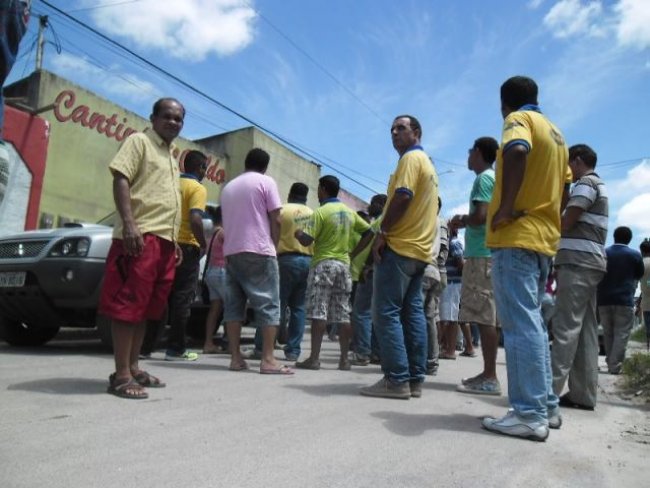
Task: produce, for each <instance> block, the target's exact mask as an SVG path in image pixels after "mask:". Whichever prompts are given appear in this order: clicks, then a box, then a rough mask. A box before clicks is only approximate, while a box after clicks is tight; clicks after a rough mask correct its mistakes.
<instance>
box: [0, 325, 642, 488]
mask: <svg viewBox="0 0 650 488" xmlns="http://www.w3.org/2000/svg"><path fill="white" fill-rule="evenodd" d="M70 336H72V337H73V339H70ZM502 353H503V351H500V357H499V368H500V374H501V378H502V384H503V386H504V387H505V386H506V385H505V368H504V366H503V356H502ZM336 355H337V353H336V347H335V345H334V344H333V343H331V342H328V341H327V340H326V344H325V349H324V358H323V359H324V360H323V366H324V369H323V370H321V371H299V372H298V373H297V374H296V375H295V376H294V377H274V376H262V375H260V374H257V372H256V370H255V369H254V370H253V371H249V372H241V373H233V372H229V371H227V365H228V360H227V357H226V356H203V357H201V358H200V360H199V361H198V362H196V363H189V364H187V363H184V364H181V363H168V362H165V361H163V360H162V359H161V358H162V355H161V354H160V353H158V354H157V355H155V356H157V358H155V359H152V360H150V361H146V364H145V366H146V367H147V369H149V370H150V371H151V372H152V373H154V374H156V375H159V376H160V377H161V378H163V379H164V380H165V381H167V383H168V387H167V388H164V389H160V390H149V391H150V398H149V400H144V401H130V400H122V399H118V398H116V397H114V396H111V395H107V394H106V393H105V390H106V383H107V380H106V378H107V376H108V374H109V373H110V372H111V371H112V357H111V356H110V355H109V354H107V353H106V352H105V351H103V350H102V348H101V346H100V345H99V342H98V341H97V340H96V339H95V338H94V336H93V335H92V334H90V333H86V334H79V333H74V334H72V335H70V334H68V337H67V338H66V334H65V333H64V334H63V338H62V339H58V340H56V341H53V342H52V343H51V344H49V345H48V346H46V347H43V348H38V349H27V350H20V349H14V348H10V347H9V346H7V345H6V344H0V392H1V393H0V405H1V410H0V411H1V412H2V416H1V418H0V438H1V439H2V442H1V444H0V466H1V467H2V474H1V476H0V479H1V481H0V486H2V487H4V488H18V487H21V488H22V487H29V488H33V487H46V488H57V487H65V488H76V487H119V488H130V487H138V488H141V487H175V488H176V487H180V488H184V487H192V488H202V487H206V488H207V487H211V488H212V487H237V488H240V487H241V488H245V487H261V486H268V487H278V488H292V487H328V488H330V487H345V488H357V487H359V488H361V487H369V488H380V487H390V488H401V487H432V486H435V487H438V486H441V487H456V486H458V487H461V486H462V487H465V486H469V487H472V486H481V487H492V486H494V487H526V488H533V487H546V486H547V487H553V488H558V487H564V486H567V487H576V486H589V487H593V488H596V487H634V486H639V487H641V486H649V484H650V481H648V480H650V462H648V458H649V455H650V422H649V416H648V410H647V409H645V410H644V409H642V408H641V407H638V406H633V405H631V404H630V403H628V402H626V401H623V400H621V399H620V398H619V397H618V396H616V395H614V394H613V393H612V391H613V387H612V382H613V381H614V377H612V376H608V375H601V383H602V386H603V389H602V390H601V396H600V400H599V406H598V408H597V410H596V412H582V411H569V410H565V411H564V412H563V413H564V418H565V424H564V426H563V427H562V429H561V430H560V431H552V432H551V436H550V437H549V439H548V441H547V442H545V443H536V442H531V441H525V440H519V439H512V438H508V437H504V436H499V435H495V434H492V433H489V432H487V431H484V430H482V429H481V428H480V420H479V417H481V416H482V415H489V414H491V415H501V414H503V413H505V410H506V408H507V401H506V398H505V397H496V398H495V397H479V396H471V395H464V394H461V393H457V392H456V391H455V385H456V382H457V381H458V380H459V379H460V378H461V377H463V376H468V375H471V374H474V373H476V372H477V371H478V367H479V365H480V359H479V358H473V359H472V358H459V359H458V360H457V361H444V362H443V364H442V365H441V369H440V372H439V374H438V376H436V377H428V378H427V382H426V383H425V385H424V394H423V397H422V398H421V399H411V400H409V401H403V400H384V399H373V398H366V397H362V396H360V395H359V394H358V389H359V387H361V386H364V385H367V384H370V383H372V382H374V381H376V380H377V379H378V378H379V373H378V371H379V370H378V368H377V367H375V366H370V367H366V368H360V367H357V368H353V370H352V371H351V372H341V371H337V370H336V369H335V368H336V362H337V359H336ZM251 365H253V366H257V362H256V361H251Z"/></svg>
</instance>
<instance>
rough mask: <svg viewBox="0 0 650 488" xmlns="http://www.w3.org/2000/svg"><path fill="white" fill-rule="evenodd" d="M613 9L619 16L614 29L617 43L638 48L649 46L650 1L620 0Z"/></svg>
mask: <svg viewBox="0 0 650 488" xmlns="http://www.w3.org/2000/svg"><path fill="white" fill-rule="evenodd" d="M614 11H615V12H616V13H617V14H618V16H619V23H618V26H617V30H616V35H617V38H618V41H619V43H620V44H621V45H623V46H634V47H638V48H640V49H644V48H647V47H650V2H648V0H620V2H619V3H618V4H617V5H616V6H615V7H614Z"/></svg>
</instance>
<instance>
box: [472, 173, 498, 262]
mask: <svg viewBox="0 0 650 488" xmlns="http://www.w3.org/2000/svg"><path fill="white" fill-rule="evenodd" d="M493 191H494V170H493V169H492V168H489V169H486V170H485V171H483V172H482V173H481V174H480V175H477V176H476V179H475V180H474V185H472V192H471V193H470V195H469V213H470V214H471V213H473V212H474V209H475V208H476V203H475V202H481V203H490V200H492V192H493ZM465 257H466V258H489V257H490V250H489V249H488V248H487V247H486V246H485V224H483V225H468V226H467V228H466V229H465Z"/></svg>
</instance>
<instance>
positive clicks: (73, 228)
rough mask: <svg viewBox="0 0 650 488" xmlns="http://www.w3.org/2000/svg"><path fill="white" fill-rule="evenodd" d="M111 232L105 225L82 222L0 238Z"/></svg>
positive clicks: (11, 238)
mask: <svg viewBox="0 0 650 488" xmlns="http://www.w3.org/2000/svg"><path fill="white" fill-rule="evenodd" d="M112 232H113V229H112V228H111V227H108V226H106V225H99V224H83V223H82V224H72V225H68V226H66V227H58V228H56V229H39V230H28V231H25V232H20V233H19V234H12V235H8V236H2V238H0V240H3V241H4V240H6V241H15V240H20V239H52V238H54V237H66V236H84V235H91V234H93V235H95V234H111V233H112Z"/></svg>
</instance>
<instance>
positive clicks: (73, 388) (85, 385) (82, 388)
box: [7, 378, 108, 395]
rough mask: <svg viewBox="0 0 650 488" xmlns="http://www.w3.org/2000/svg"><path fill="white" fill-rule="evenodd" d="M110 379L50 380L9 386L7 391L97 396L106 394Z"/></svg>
mask: <svg viewBox="0 0 650 488" xmlns="http://www.w3.org/2000/svg"><path fill="white" fill-rule="evenodd" d="M107 385H108V379H106V380H98V379H89V378H50V379H47V380H34V381H26V382H24V383H15V384H13V385H9V386H8V387H7V390H14V391H31V392H34V393H51V394H53V395H95V394H98V393H102V394H104V393H106V387H107Z"/></svg>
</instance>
